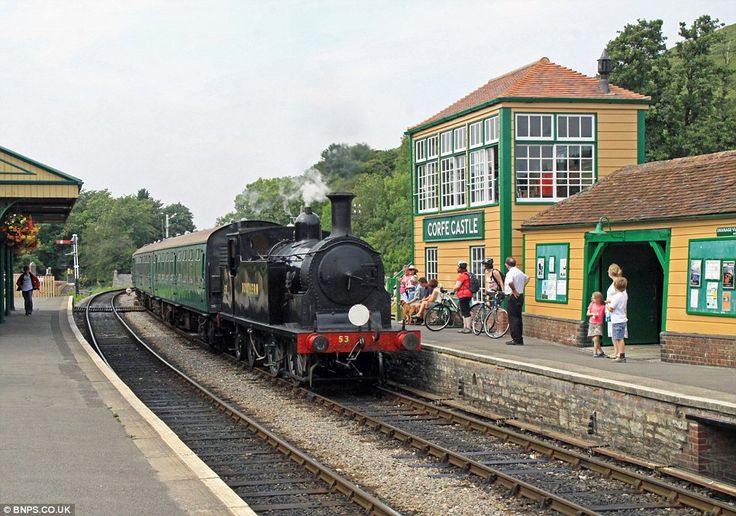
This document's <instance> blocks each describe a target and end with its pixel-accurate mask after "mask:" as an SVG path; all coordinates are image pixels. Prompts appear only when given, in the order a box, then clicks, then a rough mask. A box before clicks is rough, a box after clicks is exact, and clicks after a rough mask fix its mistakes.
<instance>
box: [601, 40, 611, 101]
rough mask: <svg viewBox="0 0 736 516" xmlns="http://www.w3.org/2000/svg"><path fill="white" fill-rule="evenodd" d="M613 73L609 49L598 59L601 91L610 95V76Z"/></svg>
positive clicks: (604, 50)
mask: <svg viewBox="0 0 736 516" xmlns="http://www.w3.org/2000/svg"><path fill="white" fill-rule="evenodd" d="M610 72H611V60H610V59H609V58H608V49H605V48H604V49H603V53H602V54H601V57H599V58H598V75H599V76H600V78H601V79H600V85H601V91H603V93H610V89H609V88H608V74H609V73H610Z"/></svg>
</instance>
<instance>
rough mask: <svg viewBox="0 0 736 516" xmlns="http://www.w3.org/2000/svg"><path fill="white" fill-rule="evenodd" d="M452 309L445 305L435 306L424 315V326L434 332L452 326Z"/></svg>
mask: <svg viewBox="0 0 736 516" xmlns="http://www.w3.org/2000/svg"><path fill="white" fill-rule="evenodd" d="M451 315H452V314H450V309H449V308H447V307H446V306H445V305H435V306H433V307H432V308H430V309H429V310H427V313H426V314H424V325H425V326H426V327H427V329H429V330H432V331H439V330H441V329H443V328H445V327H446V326H447V325H448V324H450V316H451Z"/></svg>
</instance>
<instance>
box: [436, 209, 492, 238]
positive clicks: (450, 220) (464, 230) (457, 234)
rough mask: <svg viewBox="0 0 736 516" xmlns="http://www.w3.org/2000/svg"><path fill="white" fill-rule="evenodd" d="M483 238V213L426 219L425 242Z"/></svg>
mask: <svg viewBox="0 0 736 516" xmlns="http://www.w3.org/2000/svg"><path fill="white" fill-rule="evenodd" d="M482 238H483V212H482V211H477V212H472V213H462V214H460V215H449V216H446V217H431V218H426V219H424V241H425V242H436V241H440V240H480V239H482Z"/></svg>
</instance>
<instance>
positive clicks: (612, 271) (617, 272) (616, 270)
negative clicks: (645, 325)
mask: <svg viewBox="0 0 736 516" xmlns="http://www.w3.org/2000/svg"><path fill="white" fill-rule="evenodd" d="M623 274H624V271H623V269H622V268H621V267H620V266H619V265H618V264H616V263H612V264H611V265H609V266H608V277H609V278H611V286H609V287H608V290H606V305H609V304H610V303H611V299H613V296H614V295H615V294H616V287H615V286H614V285H615V283H616V279H617V278H620V277H622V276H623ZM606 323H608V324H607V325H606V326H607V330H608V333H607V334H608V336H609V337H611V335H612V334H613V324H611V312H610V311H608V310H606ZM628 336H629V332H628V330H627V331H626V337H627V338H628ZM613 349H614V351H613V353H612V354H611V356H610V357H609V358H618V349H616V347H615V346H614V348H613Z"/></svg>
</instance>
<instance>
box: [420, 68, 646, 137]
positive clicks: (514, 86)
mask: <svg viewBox="0 0 736 516" xmlns="http://www.w3.org/2000/svg"><path fill="white" fill-rule="evenodd" d="M609 89H610V92H609V93H603V92H602V91H601V89H600V85H599V81H598V79H597V78H595V77H588V76H587V75H583V74H582V73H580V72H576V71H575V70H571V69H570V68H565V67H564V66H560V65H558V64H555V63H552V62H551V61H550V60H549V59H547V58H546V57H543V58H542V59H540V60H539V61H535V62H533V63H531V64H528V65H526V66H524V67H522V68H519V69H518V70H514V71H513V72H509V73H507V74H505V75H502V76H501V77H497V78H495V79H491V80H490V81H488V82H487V83H486V84H484V85H483V86H481V87H480V88H478V89H477V90H475V91H474V92H472V93H470V94H469V95H466V96H465V97H463V98H461V99H460V100H458V101H457V102H455V103H454V104H452V105H450V106H448V107H446V108H445V109H443V110H442V111H440V112H439V113H437V114H436V115H434V116H432V117H430V118H428V119H427V120H425V121H424V122H422V123H420V124H417V125H415V126H413V127H411V128H410V130H411V129H415V128H417V127H420V126H424V125H427V124H431V123H432V122H436V121H438V120H441V119H443V118H445V117H448V116H452V115H455V114H457V113H460V112H462V111H466V110H468V109H472V108H474V107H477V106H480V105H482V104H485V103H486V102H490V101H492V100H494V99H500V98H505V97H516V98H519V97H521V98H571V99H601V100H603V99H605V100H611V99H618V100H623V99H626V100H641V101H646V100H650V99H651V97H647V96H645V95H640V94H638V93H634V92H633V91H629V90H626V89H624V88H619V87H618V86H614V85H613V84H611V85H610V88H609Z"/></svg>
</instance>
